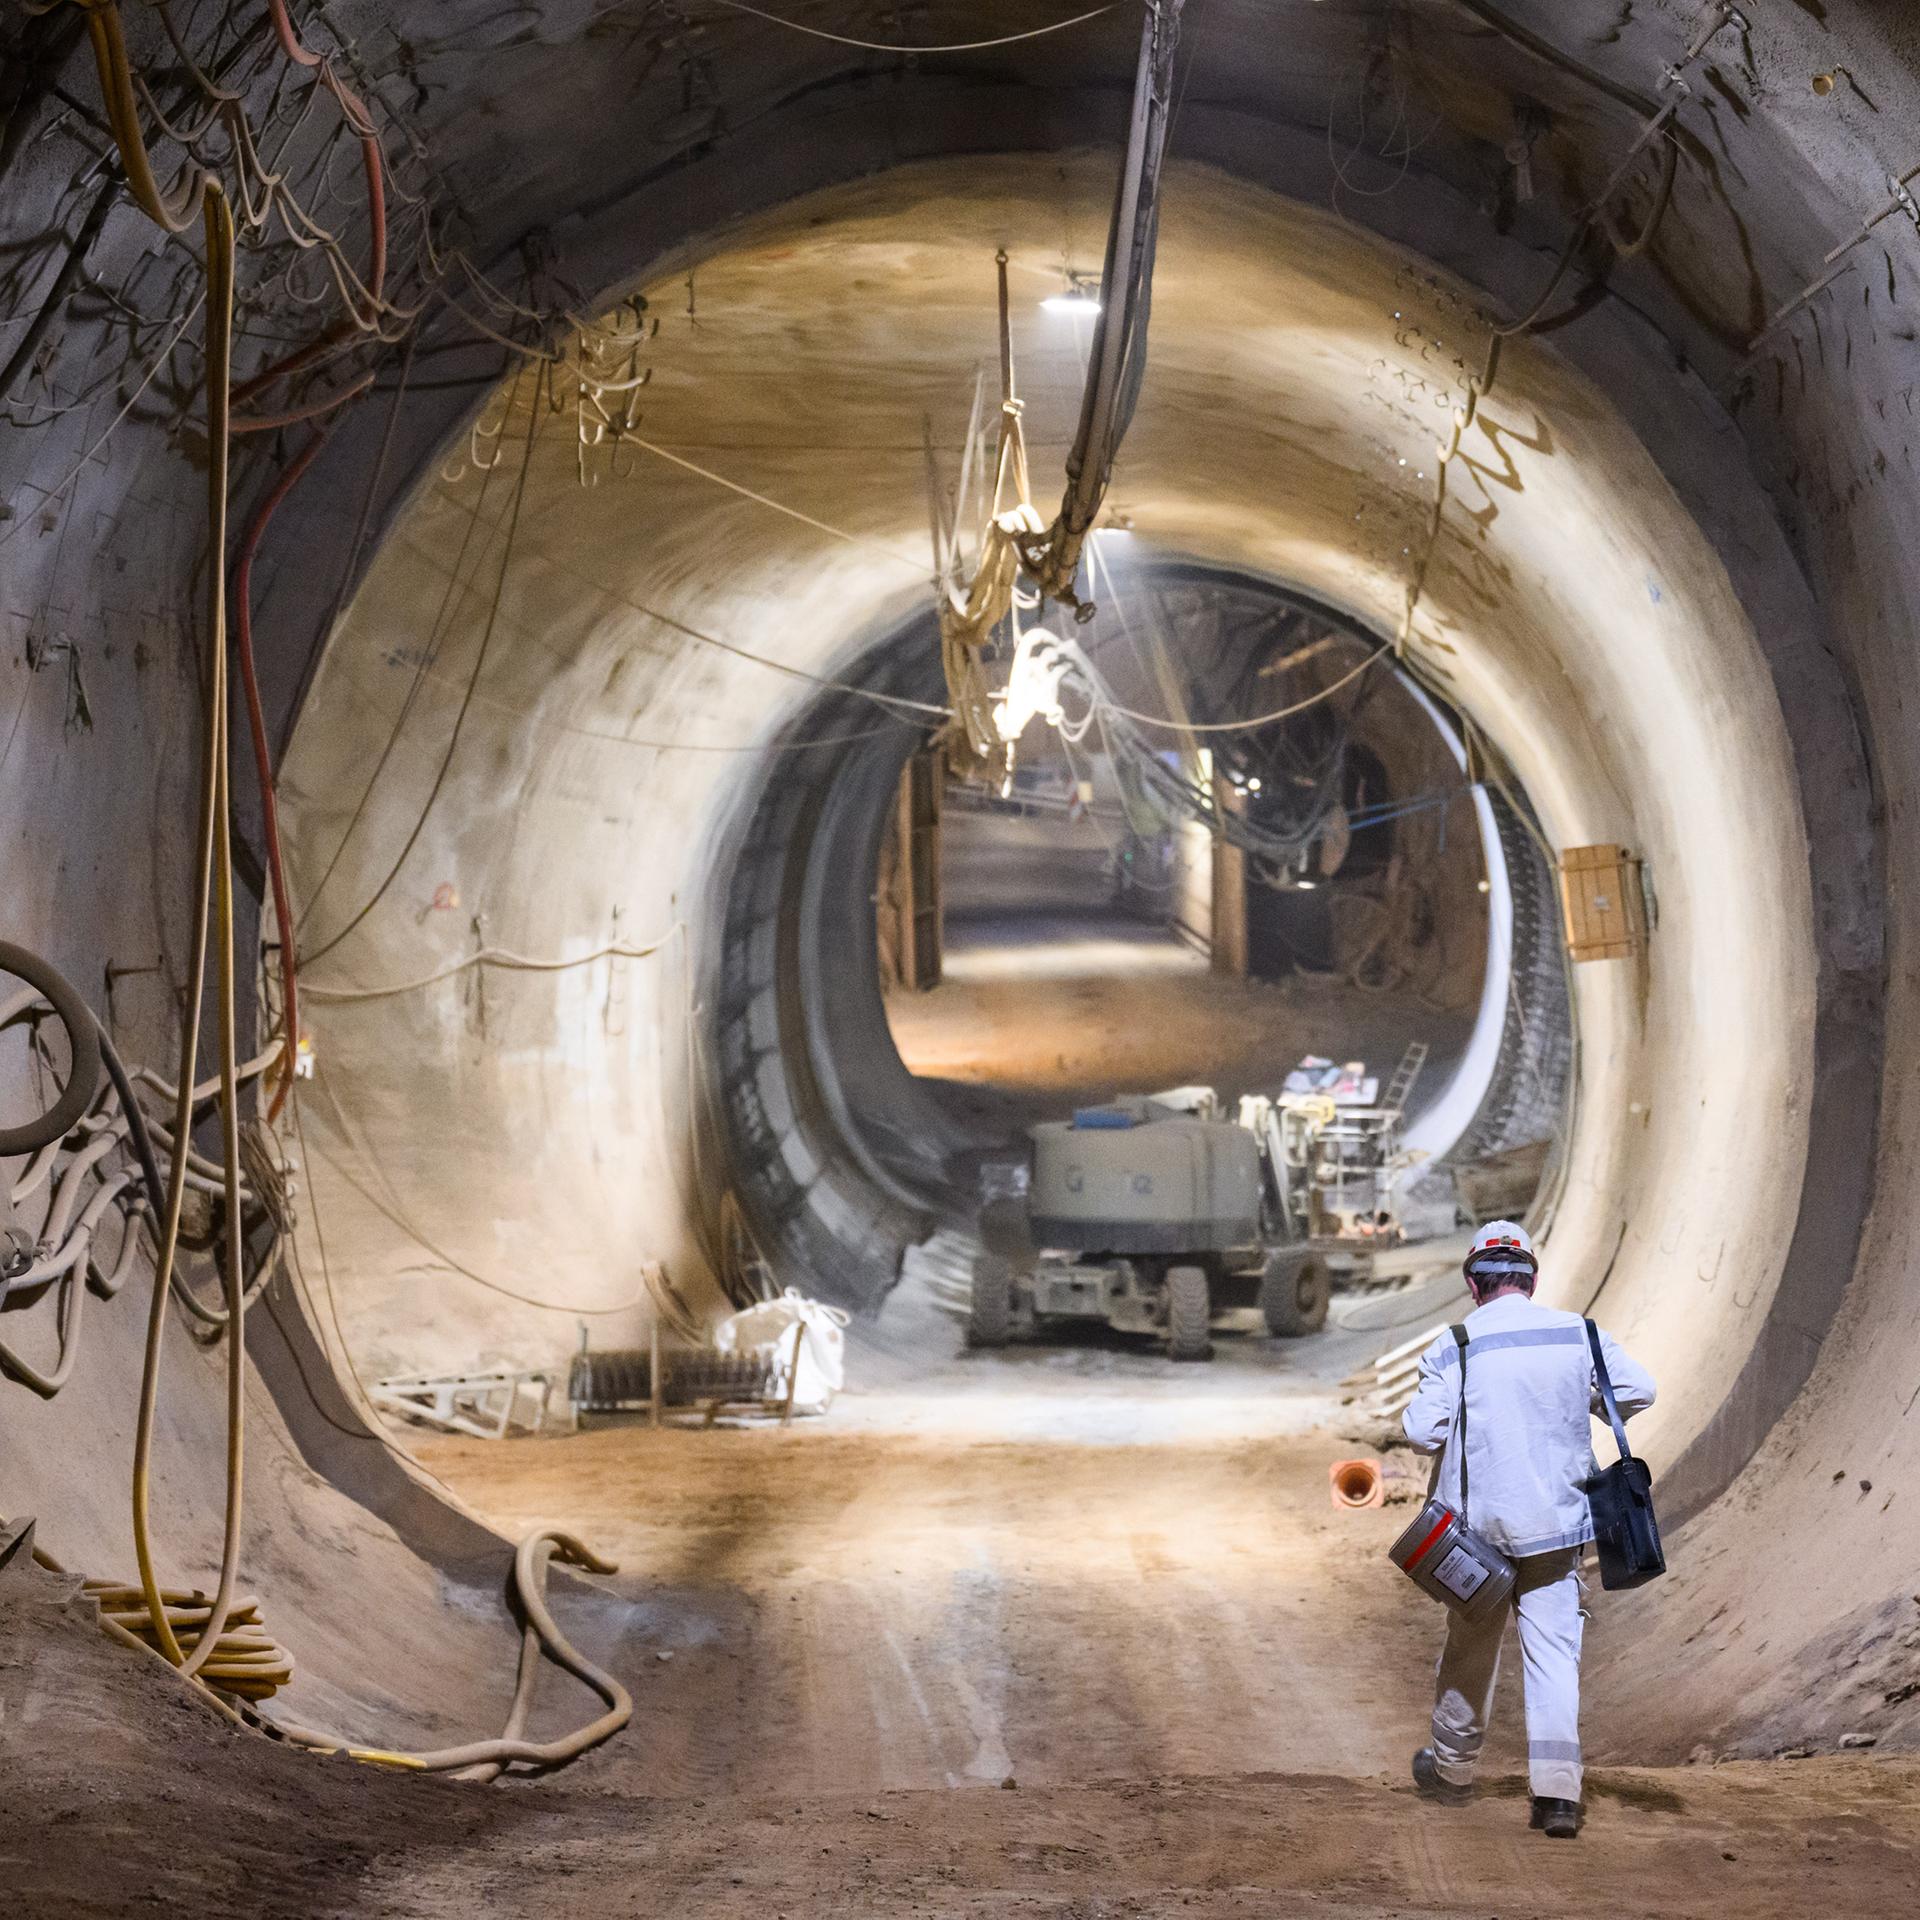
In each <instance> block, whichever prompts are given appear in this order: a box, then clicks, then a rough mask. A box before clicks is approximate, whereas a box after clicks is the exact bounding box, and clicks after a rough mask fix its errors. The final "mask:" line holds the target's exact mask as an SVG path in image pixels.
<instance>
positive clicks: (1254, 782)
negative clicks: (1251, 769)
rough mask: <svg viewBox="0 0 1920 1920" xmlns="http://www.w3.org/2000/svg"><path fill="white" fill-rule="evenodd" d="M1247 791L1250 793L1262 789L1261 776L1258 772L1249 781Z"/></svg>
mask: <svg viewBox="0 0 1920 1920" xmlns="http://www.w3.org/2000/svg"><path fill="white" fill-rule="evenodd" d="M1247 791H1248V792H1249V793H1258V792H1259V791H1260V776H1259V775H1258V774H1257V773H1256V774H1255V775H1254V776H1253V778H1252V779H1251V780H1249V781H1248V782H1247Z"/></svg>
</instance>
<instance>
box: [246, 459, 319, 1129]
mask: <svg viewBox="0 0 1920 1920" xmlns="http://www.w3.org/2000/svg"><path fill="white" fill-rule="evenodd" d="M332 431H333V423H332V422H331V421H328V422H327V423H326V424H324V425H323V426H320V427H316V428H315V429H314V434H313V438H312V439H311V440H309V441H308V442H307V444H306V445H305V446H304V447H302V448H301V449H300V451H299V452H298V453H296V454H295V455H294V456H293V458H292V459H291V460H289V461H288V462H287V464H286V467H285V469H284V470H283V471H282V473H281V475H280V478H279V479H278V480H276V481H275V482H274V484H273V488H272V490H271V491H270V492H269V493H268V495H267V497H266V498H265V499H264V500H262V501H261V502H260V505H259V507H258V508H257V509H256V511H255V513H254V516H253V519H252V521H251V522H250V523H249V524H248V527H247V531H246V533H245V535H244V536H243V537H242V539H241V542H240V551H239V554H238V557H237V558H236V559H235V561H234V564H233V638H234V646H235V648H236V650H237V651H238V653H239V655H240V682H241V685H242V686H243V687H244V688H245V689H246V695H247V725H248V727H249V729H250V730H251V732H252V734H253V764H254V770H255V772H256V773H257V774H258V776H259V780H260V815H261V821H262V824H263V827H264V830H265V833H266V839H267V874H268V877H269V879H270V881H271V883H272V886H273V911H274V917H275V918H276V919H277V920H278V921H279V922H280V996H281V999H282V1001H283V1002H284V1005H283V1007H282V1009H281V1025H282V1028H283V1030H284V1032H285V1036H286V1039H285V1049H284V1051H283V1053H282V1055H281V1074H280V1084H279V1086H278V1088H277V1089H276V1090H275V1092H274V1096H273V1101H272V1103H271V1105H269V1106H268V1108H267V1121H268V1124H269V1125H271V1124H272V1123H273V1122H274V1121H275V1120H277V1119H279V1117H280V1108H281V1106H282V1104H283V1103H284V1102H285V1100H286V1097H287V1089H288V1088H289V1087H291V1086H292V1085H293V1074H294V1068H295V1065H296V1064H297V1062H298V1060H299V1058H300V1002H299V997H298V993H297V990H296V980H295V972H296V969H295V966H294V954H293V913H292V910H291V908H290V907H289V905H288V902H287V873H286V866H285V863H284V862H283V861H282V859H281V856H280V809H279V804H278V801H277V800H276V798H275V795H274V787H273V760H272V756H271V755H270V754H269V752H268V750H267V722H266V716H265V714H264V713H263V712H262V711H261V708H260V682H259V680H258V678H257V677H256V676H255V673H254V669H253V606H252V592H251V589H252V585H253V557H254V555H255V554H256V553H257V552H259V550H260V538H261V535H263V534H264V533H265V532H266V530H267V522H268V521H269V520H271V519H272V518H273V516H274V513H275V511H276V510H277V509H278V507H279V505H280V503H281V502H282V501H283V500H284V499H286V497H287V495H288V494H289V493H291V492H292V491H293V488H294V485H295V483H296V482H297V481H298V480H299V478H300V476H301V475H302V474H303V473H305V472H306V470H307V469H308V468H309V467H310V466H312V465H313V459H314V455H315V454H317V453H318V452H319V451H320V449H321V448H322V447H323V446H325V445H326V443H327V435H328V434H329V433H331V432H332Z"/></svg>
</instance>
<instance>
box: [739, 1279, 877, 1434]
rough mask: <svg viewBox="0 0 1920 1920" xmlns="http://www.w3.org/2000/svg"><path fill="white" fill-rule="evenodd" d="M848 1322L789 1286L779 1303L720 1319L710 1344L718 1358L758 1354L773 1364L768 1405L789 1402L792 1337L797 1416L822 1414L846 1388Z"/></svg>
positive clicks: (836, 1311) (834, 1310)
mask: <svg viewBox="0 0 1920 1920" xmlns="http://www.w3.org/2000/svg"><path fill="white" fill-rule="evenodd" d="M851 1318H852V1316H851V1315H850V1314H846V1313H843V1312H842V1311H841V1310H840V1309H839V1308H838V1307H830V1306H828V1305H827V1304H826V1303H825V1302H824V1301H822V1300H809V1299H808V1298H807V1297H806V1296H805V1295H804V1294H803V1293H801V1291H800V1289H799V1288H798V1287H789V1288H788V1289H787V1290H786V1292H785V1293H783V1294H782V1295H781V1296H780V1297H779V1299H777V1300H763V1301H762V1302H761V1303H760V1304H759V1305H758V1306H756V1307H747V1308H746V1309H744V1310H743V1311H742V1312H739V1313H736V1314H734V1315H733V1316H732V1317H731V1318H730V1319H726V1320H722V1321H721V1322H720V1324H719V1326H717V1327H716V1328H715V1329H714V1331H713V1344H714V1345H715V1346H716V1347H717V1348H719V1350H720V1351H721V1352H722V1353H752V1354H758V1355H760V1356H761V1357H762V1358H763V1359H765V1360H767V1361H768V1362H770V1363H771V1369H772V1371H771V1373H770V1375H769V1377H768V1382H767V1390H766V1400H767V1403H768V1404H769V1405H771V1406H779V1407H784V1406H785V1405H786V1403H787V1389H788V1376H789V1373H790V1372H791V1370H792V1368H793V1364H794V1348H795V1344H796V1336H795V1333H794V1329H795V1328H796V1327H798V1328H800V1329H801V1330H802V1331H801V1332H800V1334H799V1335H798V1337H797V1342H798V1347H799V1356H800V1366H799V1378H798V1379H797V1380H795V1381H793V1383H792V1387H793V1409H794V1411H795V1412H796V1413H825V1412H826V1410H827V1408H828V1407H829V1406H830V1405H831V1404H832V1402H833V1396H834V1395H835V1394H836V1393H838V1392H839V1391H840V1389H841V1387H843V1386H844V1385H845V1384H846V1378H847V1364H846V1363H847V1335H846V1327H847V1323H848V1321H849V1320H850V1319H851Z"/></svg>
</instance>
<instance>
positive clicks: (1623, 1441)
mask: <svg viewBox="0 0 1920 1920" xmlns="http://www.w3.org/2000/svg"><path fill="white" fill-rule="evenodd" d="M1587 1345H1588V1346H1589V1347H1591V1348H1592V1349H1593V1378H1594V1384H1595V1385H1596V1386H1598V1388H1599V1389H1600V1404H1601V1405H1602V1406H1603V1407H1605V1408H1606V1411H1607V1421H1608V1424H1609V1425H1610V1426H1611V1427H1612V1428H1613V1437H1614V1438H1615V1439H1616V1440H1617V1441H1619V1443H1620V1458H1619V1459H1618V1460H1616V1461H1615V1462H1614V1463H1613V1464H1612V1466H1610V1467H1603V1468H1602V1469H1601V1470H1600V1471H1599V1472H1598V1473H1597V1474H1595V1475H1594V1477H1593V1478H1592V1479H1591V1480H1589V1481H1588V1482H1587V1506H1588V1508H1589V1509H1590V1510H1591V1512H1592V1514H1593V1548H1594V1553H1595V1556H1596V1557H1597V1558H1598V1560H1599V1562H1600V1584H1601V1585H1602V1586H1603V1587H1605V1588H1607V1589H1608V1590H1609V1591H1613V1590H1615V1589H1618V1588H1621V1587H1644V1586H1645V1585H1646V1584H1647V1582H1648V1581H1649V1580H1657V1579H1659V1577H1660V1576H1661V1575H1662V1574H1663V1573H1665V1572H1666V1570H1667V1556H1666V1554H1665V1552H1664V1551H1663V1550H1662V1549H1661V1546H1660V1523H1659V1521H1658V1520H1657V1519H1655V1518H1654V1512H1653V1474H1652V1471H1651V1470H1650V1469H1649V1468H1648V1466H1647V1463H1646V1462H1645V1461H1644V1460H1641V1459H1638V1458H1636V1457H1635V1455H1634V1452H1633V1449H1632V1448H1631V1447H1629V1446H1628V1445H1627V1426H1626V1422H1625V1421H1624V1420H1622V1419H1621V1418H1620V1403H1619V1401H1618V1400H1616V1399H1615V1398H1614V1394H1613V1382H1612V1381H1611V1380H1610V1379H1608V1378H1607V1358H1606V1355H1605V1354H1604V1353H1602V1352H1601V1350H1600V1330H1599V1328H1597V1327H1596V1326H1595V1325H1594V1324H1593V1322H1592V1321H1591V1320H1589V1321H1588V1322H1587Z"/></svg>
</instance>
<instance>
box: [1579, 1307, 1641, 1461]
mask: <svg viewBox="0 0 1920 1920" xmlns="http://www.w3.org/2000/svg"><path fill="white" fill-rule="evenodd" d="M1586 1328H1587V1345H1588V1346H1589V1347H1591V1348H1592V1349H1593V1378H1594V1384H1595V1385H1596V1386H1598V1387H1599V1389H1600V1404H1601V1405H1602V1406H1603V1407H1605V1408H1606V1410H1607V1423H1608V1425H1610V1426H1611V1427H1612V1428H1613V1437H1614V1438H1615V1439H1616V1440H1617V1441H1619V1443H1620V1458H1621V1459H1622V1460H1631V1459H1632V1458H1633V1449H1632V1448H1631V1447H1630V1446H1628V1445H1627V1423H1626V1422H1625V1421H1624V1420H1622V1419H1621V1418H1620V1402H1619V1401H1618V1400H1616V1399H1615V1398H1614V1397H1613V1382H1612V1381H1611V1380H1610V1379H1609V1378H1608V1377H1607V1356H1606V1355H1605V1354H1604V1353H1602V1352H1601V1350H1600V1329H1599V1328H1598V1327H1596V1326H1595V1325H1594V1324H1593V1322H1592V1321H1591V1320H1589V1321H1588V1322H1587V1323H1586Z"/></svg>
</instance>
